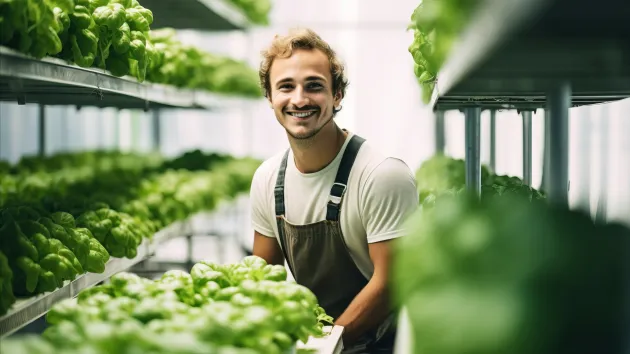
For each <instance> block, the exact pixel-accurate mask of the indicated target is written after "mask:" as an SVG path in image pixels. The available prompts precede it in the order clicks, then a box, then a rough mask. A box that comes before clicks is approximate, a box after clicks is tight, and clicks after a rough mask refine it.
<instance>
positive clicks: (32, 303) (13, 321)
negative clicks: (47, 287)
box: [0, 221, 186, 337]
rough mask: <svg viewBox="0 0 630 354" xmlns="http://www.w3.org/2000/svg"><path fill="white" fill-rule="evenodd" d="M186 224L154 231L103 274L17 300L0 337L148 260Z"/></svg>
mask: <svg viewBox="0 0 630 354" xmlns="http://www.w3.org/2000/svg"><path fill="white" fill-rule="evenodd" d="M185 225H186V222H185V221H183V222H176V223H174V224H171V225H170V226H168V227H166V228H164V229H163V230H161V231H159V232H157V233H156V234H155V235H153V237H151V238H147V239H145V240H144V241H143V243H142V244H140V246H139V247H138V254H137V255H136V257H134V258H132V259H129V258H111V259H110V260H109V262H107V264H106V265H105V271H104V272H103V273H100V274H97V273H85V274H83V275H80V276H78V277H77V278H76V279H75V280H73V281H71V282H67V283H66V284H65V285H64V286H63V287H61V288H59V289H57V290H55V291H51V292H48V293H45V294H41V295H39V296H36V297H33V298H29V299H21V300H18V301H17V302H16V303H15V304H14V305H13V306H12V307H11V309H10V310H9V312H8V313H7V314H5V315H4V316H2V317H0V337H5V336H8V335H11V334H12V333H14V332H15V331H17V330H19V329H20V328H22V327H24V326H26V325H28V324H29V323H30V322H32V321H33V320H35V319H37V318H39V317H41V316H42V315H44V314H46V313H47V312H48V310H50V309H51V308H52V306H53V305H54V304H56V303H57V302H59V301H61V300H64V299H68V298H73V297H75V296H77V295H78V294H79V292H81V291H82V290H84V289H87V288H89V287H92V286H94V285H96V284H98V283H100V282H102V281H103V280H106V279H108V278H110V277H111V276H112V275H114V274H116V273H119V272H122V271H125V270H127V269H129V268H130V267H132V266H133V265H135V264H138V263H139V262H142V261H143V260H145V259H147V258H149V257H151V256H152V255H153V254H154V253H155V251H156V249H157V248H158V247H159V246H160V245H162V244H164V243H166V242H168V241H170V240H172V239H174V238H176V237H179V236H180V235H181V233H182V229H184V228H185Z"/></svg>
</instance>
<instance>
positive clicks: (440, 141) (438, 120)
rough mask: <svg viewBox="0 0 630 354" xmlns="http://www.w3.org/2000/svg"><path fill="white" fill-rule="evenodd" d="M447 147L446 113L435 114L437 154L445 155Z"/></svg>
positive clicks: (438, 112)
mask: <svg viewBox="0 0 630 354" xmlns="http://www.w3.org/2000/svg"><path fill="white" fill-rule="evenodd" d="M445 147H446V128H445V126H444V111H437V112H435V152H436V153H437V154H443V153H444V149H445Z"/></svg>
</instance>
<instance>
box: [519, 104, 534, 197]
mask: <svg viewBox="0 0 630 354" xmlns="http://www.w3.org/2000/svg"><path fill="white" fill-rule="evenodd" d="M532 113H533V112H532V111H529V110H528V111H523V112H521V115H522V116H523V183H524V184H526V185H528V186H531V185H532Z"/></svg>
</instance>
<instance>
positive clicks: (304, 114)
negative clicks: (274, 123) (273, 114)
mask: <svg viewBox="0 0 630 354" xmlns="http://www.w3.org/2000/svg"><path fill="white" fill-rule="evenodd" d="M315 113H317V111H303V112H287V114H288V115H291V116H293V117H296V118H299V119H306V118H309V117H312V116H314V115H315Z"/></svg>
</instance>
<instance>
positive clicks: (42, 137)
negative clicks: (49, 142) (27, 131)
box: [37, 104, 46, 156]
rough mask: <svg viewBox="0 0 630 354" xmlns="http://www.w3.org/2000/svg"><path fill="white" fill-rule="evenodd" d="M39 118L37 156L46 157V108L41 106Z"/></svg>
mask: <svg viewBox="0 0 630 354" xmlns="http://www.w3.org/2000/svg"><path fill="white" fill-rule="evenodd" d="M38 109H39V117H38V125H39V132H38V137H37V138H38V139H37V142H38V146H37V154H38V155H39V156H44V155H46V106H44V105H43V104H40V105H39V107H38Z"/></svg>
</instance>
